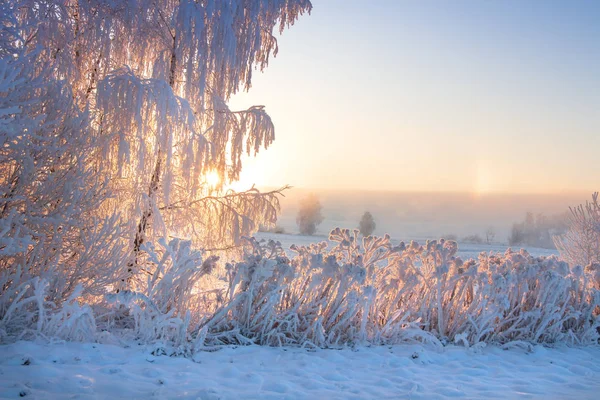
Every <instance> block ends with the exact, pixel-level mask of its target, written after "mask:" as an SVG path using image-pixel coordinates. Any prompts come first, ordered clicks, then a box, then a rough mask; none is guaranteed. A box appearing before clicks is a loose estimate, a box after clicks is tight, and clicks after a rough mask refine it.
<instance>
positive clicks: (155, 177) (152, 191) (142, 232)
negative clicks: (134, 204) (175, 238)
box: [127, 37, 177, 280]
mask: <svg viewBox="0 0 600 400" xmlns="http://www.w3.org/2000/svg"><path fill="white" fill-rule="evenodd" d="M176 44H177V38H176V37H173V47H172V49H171V65H170V73H169V86H171V89H173V90H174V89H175V70H176V68H177V55H176V53H175V46H176ZM161 169H162V151H161V148H160V147H159V148H158V151H157V157H156V164H155V165H154V171H153V173H152V177H151V178H150V187H149V188H148V205H147V207H146V209H145V210H144V212H143V213H142V217H141V219H140V222H139V223H138V225H137V231H136V233H135V239H134V240H133V257H132V260H131V262H130V263H129V264H128V266H127V275H128V276H127V279H128V280H130V279H131V277H132V276H133V274H134V273H135V272H136V271H137V270H139V266H140V262H141V260H140V254H141V251H142V249H141V247H142V244H144V241H145V238H146V230H147V228H148V224H149V222H150V218H151V217H152V210H153V208H154V205H155V201H156V193H157V192H158V189H159V188H160V176H161Z"/></svg>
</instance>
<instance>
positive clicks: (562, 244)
mask: <svg viewBox="0 0 600 400" xmlns="http://www.w3.org/2000/svg"><path fill="white" fill-rule="evenodd" d="M569 210H570V211H571V215H570V217H569V223H570V226H569V230H568V231H567V232H566V233H564V234H562V235H556V236H554V243H555V245H556V248H557V249H558V251H559V252H560V255H561V257H562V258H563V259H564V260H565V261H567V262H568V263H569V264H571V265H581V266H587V265H588V264H591V263H598V262H600V204H599V203H598V193H597V192H596V193H594V194H593V195H592V201H591V202H586V203H585V205H583V204H581V205H579V206H577V207H571V208H569Z"/></svg>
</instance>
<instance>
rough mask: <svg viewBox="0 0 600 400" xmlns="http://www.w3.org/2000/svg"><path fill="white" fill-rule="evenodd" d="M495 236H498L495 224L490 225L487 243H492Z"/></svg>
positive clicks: (486, 237)
mask: <svg viewBox="0 0 600 400" xmlns="http://www.w3.org/2000/svg"><path fill="white" fill-rule="evenodd" d="M495 237H496V230H495V229H494V227H493V226H490V227H489V228H487V229H486V231H485V242H486V243H487V244H491V243H492V242H493V241H494V238H495Z"/></svg>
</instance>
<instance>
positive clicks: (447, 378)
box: [0, 342, 600, 400]
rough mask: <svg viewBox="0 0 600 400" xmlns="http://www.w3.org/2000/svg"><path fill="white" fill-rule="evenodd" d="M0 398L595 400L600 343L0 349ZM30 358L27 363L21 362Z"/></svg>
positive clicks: (22, 345) (19, 345)
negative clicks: (191, 351)
mask: <svg viewBox="0 0 600 400" xmlns="http://www.w3.org/2000/svg"><path fill="white" fill-rule="evenodd" d="M0 354H2V357H1V358H0V398H2V399H15V398H19V396H24V397H25V398H30V399H59V398H60V399H63V398H81V399H107V398H110V399H122V398H126V399H130V400H133V399H147V398H164V399H171V398H173V399H310V400H316V399H387V398H406V399H447V398H453V397H460V398H470V399H494V398H496V399H507V398H509V399H510V398H524V399H529V398H532V399H567V398H572V399H594V398H598V397H597V396H598V393H600V362H599V361H598V360H600V348H599V347H588V348H585V349H578V348H567V347H558V348H555V349H548V348H544V347H541V346H537V347H534V348H532V349H531V351H526V350H525V349H519V348H512V349H508V350H502V349H500V348H498V347H487V348H482V349H478V350H474V349H465V348H462V347H454V346H450V347H446V348H444V349H443V350H441V351H438V350H435V349H431V348H425V347H422V346H420V345H404V346H394V347H372V348H359V349H357V350H351V349H346V350H318V351H314V352H313V351H306V350H302V349H297V348H288V349H281V348H269V347H258V346H251V347H238V348H224V349H221V350H219V351H216V352H205V353H200V354H199V355H197V356H196V358H195V362H194V361H192V360H189V359H185V358H180V357H167V356H162V357H154V356H152V355H151V354H150V349H149V348H146V347H143V346H133V347H131V348H122V347H117V346H111V345H102V344H78V343H67V344H54V345H41V344H35V343H32V342H19V343H16V344H11V345H3V346H0ZM24 364H28V365H24Z"/></svg>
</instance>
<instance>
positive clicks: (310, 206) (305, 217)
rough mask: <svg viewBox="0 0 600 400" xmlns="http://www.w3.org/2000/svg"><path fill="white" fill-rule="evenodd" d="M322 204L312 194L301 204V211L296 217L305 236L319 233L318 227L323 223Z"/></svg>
mask: <svg viewBox="0 0 600 400" xmlns="http://www.w3.org/2000/svg"><path fill="white" fill-rule="evenodd" d="M321 210H322V207H321V202H320V201H319V199H318V198H317V196H315V195H314V194H310V195H308V196H307V197H305V198H304V199H302V201H301V202H300V210H299V211H298V216H297V217H296V223H297V224H298V228H300V233H301V234H303V235H313V234H314V233H315V232H316V231H317V225H319V224H320V223H321V222H323V219H324V218H323V214H322V213H321Z"/></svg>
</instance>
